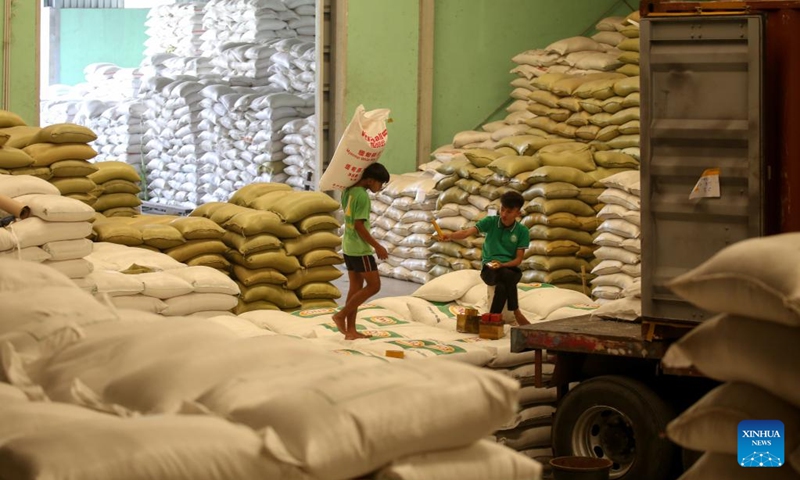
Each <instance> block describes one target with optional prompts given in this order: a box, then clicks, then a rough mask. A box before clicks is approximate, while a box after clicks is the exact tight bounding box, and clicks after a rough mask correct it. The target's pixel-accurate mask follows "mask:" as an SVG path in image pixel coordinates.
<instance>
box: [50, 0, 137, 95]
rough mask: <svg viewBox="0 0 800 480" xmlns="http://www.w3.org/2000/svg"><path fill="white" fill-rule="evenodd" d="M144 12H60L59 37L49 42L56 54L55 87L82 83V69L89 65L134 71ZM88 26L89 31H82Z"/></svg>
mask: <svg viewBox="0 0 800 480" xmlns="http://www.w3.org/2000/svg"><path fill="white" fill-rule="evenodd" d="M148 11H149V9H146V8H63V9H60V11H59V13H58V14H59V15H60V16H61V21H60V32H59V33H60V34H59V35H58V36H57V38H55V39H53V40H52V42H53V43H52V44H51V45H52V47H51V52H58V55H59V59H58V62H57V63H58V65H59V68H58V70H57V71H58V76H57V77H55V78H54V77H52V76H51V79H57V80H56V82H57V83H63V84H67V85H76V84H78V83H81V82H85V81H86V79H85V77H84V74H83V69H84V67H86V66H87V65H90V64H92V63H99V62H106V63H114V64H116V65H118V66H120V67H122V68H132V67H138V66H139V64H140V63H141V62H142V58H143V57H142V52H143V50H144V42H145V41H146V40H147V34H146V33H145V31H146V28H145V25H144V22H145V20H147V12H148ZM87 25H92V28H86V26H87Z"/></svg>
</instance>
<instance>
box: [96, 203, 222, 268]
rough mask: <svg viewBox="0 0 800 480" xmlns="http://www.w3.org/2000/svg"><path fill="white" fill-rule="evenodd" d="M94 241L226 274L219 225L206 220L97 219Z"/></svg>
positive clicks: (155, 217) (159, 217)
mask: <svg viewBox="0 0 800 480" xmlns="http://www.w3.org/2000/svg"><path fill="white" fill-rule="evenodd" d="M92 227H93V233H94V240H95V241H97V242H108V243H114V244H118V245H125V246H129V247H140V248H144V249H147V250H152V251H155V252H161V253H165V254H167V255H168V256H170V257H171V258H172V259H173V260H175V261H177V262H181V263H185V264H186V265H189V266H202V267H210V268H214V269H217V270H219V271H221V272H222V273H224V274H225V275H229V274H230V266H231V265H230V263H229V262H228V260H227V259H226V258H225V252H227V250H228V247H227V246H226V245H225V244H224V243H223V242H222V238H223V236H224V234H225V230H223V229H222V228H221V227H220V226H219V225H217V224H216V223H214V222H212V221H211V220H209V219H207V218H198V217H178V216H174V215H136V216H133V217H117V218H104V217H98V218H97V219H96V220H95V222H94V224H93V226H92Z"/></svg>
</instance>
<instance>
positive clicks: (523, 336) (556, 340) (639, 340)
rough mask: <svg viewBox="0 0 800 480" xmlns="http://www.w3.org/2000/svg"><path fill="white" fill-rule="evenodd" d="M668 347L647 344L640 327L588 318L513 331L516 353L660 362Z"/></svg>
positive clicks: (566, 320)
mask: <svg viewBox="0 0 800 480" xmlns="http://www.w3.org/2000/svg"><path fill="white" fill-rule="evenodd" d="M667 346H668V344H667V343H666V342H661V341H655V342H647V341H645V339H644V337H643V336H642V331H641V325H640V324H638V323H632V322H619V321H611V320H601V319H598V318H591V317H590V316H588V315H587V316H583V317H573V318H565V319H562V320H553V321H550V322H541V323H537V324H534V325H526V326H524V327H519V328H513V329H512V330H511V351H512V352H523V351H527V350H534V349H546V350H548V351H551V352H575V353H592V354H599V355H614V356H623V357H635V358H643V359H660V358H661V357H663V356H664V353H665V352H666V349H667Z"/></svg>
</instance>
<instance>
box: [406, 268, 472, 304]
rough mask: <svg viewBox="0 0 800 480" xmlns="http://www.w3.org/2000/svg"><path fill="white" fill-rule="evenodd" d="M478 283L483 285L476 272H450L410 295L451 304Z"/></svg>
mask: <svg viewBox="0 0 800 480" xmlns="http://www.w3.org/2000/svg"><path fill="white" fill-rule="evenodd" d="M479 282H480V283H483V280H481V276H480V272H479V271H477V270H463V271H458V272H452V273H448V274H446V275H442V276H440V277H437V278H435V279H433V280H431V281H430V282H429V283H427V284H425V285H423V286H421V287H420V288H418V289H417V290H416V291H415V292H414V293H413V294H412V295H413V296H415V297H417V298H422V299H425V300H428V301H430V302H453V301H455V300H458V299H459V298H461V297H462V296H464V294H465V293H467V291H468V290H469V289H470V288H472V287H474V286H475V285H477V284H478V283H479Z"/></svg>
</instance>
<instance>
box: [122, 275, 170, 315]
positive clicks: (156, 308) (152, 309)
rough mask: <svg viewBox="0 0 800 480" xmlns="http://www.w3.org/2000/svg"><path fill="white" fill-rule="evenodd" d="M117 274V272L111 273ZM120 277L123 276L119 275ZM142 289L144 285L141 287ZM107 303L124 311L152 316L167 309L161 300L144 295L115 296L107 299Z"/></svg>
mask: <svg viewBox="0 0 800 480" xmlns="http://www.w3.org/2000/svg"><path fill="white" fill-rule="evenodd" d="M112 273H117V272H112ZM120 275H123V274H121V273H120ZM142 288H144V285H142ZM109 301H110V302H111V304H112V305H114V306H115V307H116V308H120V309H125V310H136V311H140V312H147V313H153V314H160V313H161V312H163V311H164V310H166V308H167V304H166V303H164V301H163V300H160V299H158V298H155V297H146V296H144V295H117V296H113V297H110V298H109Z"/></svg>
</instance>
